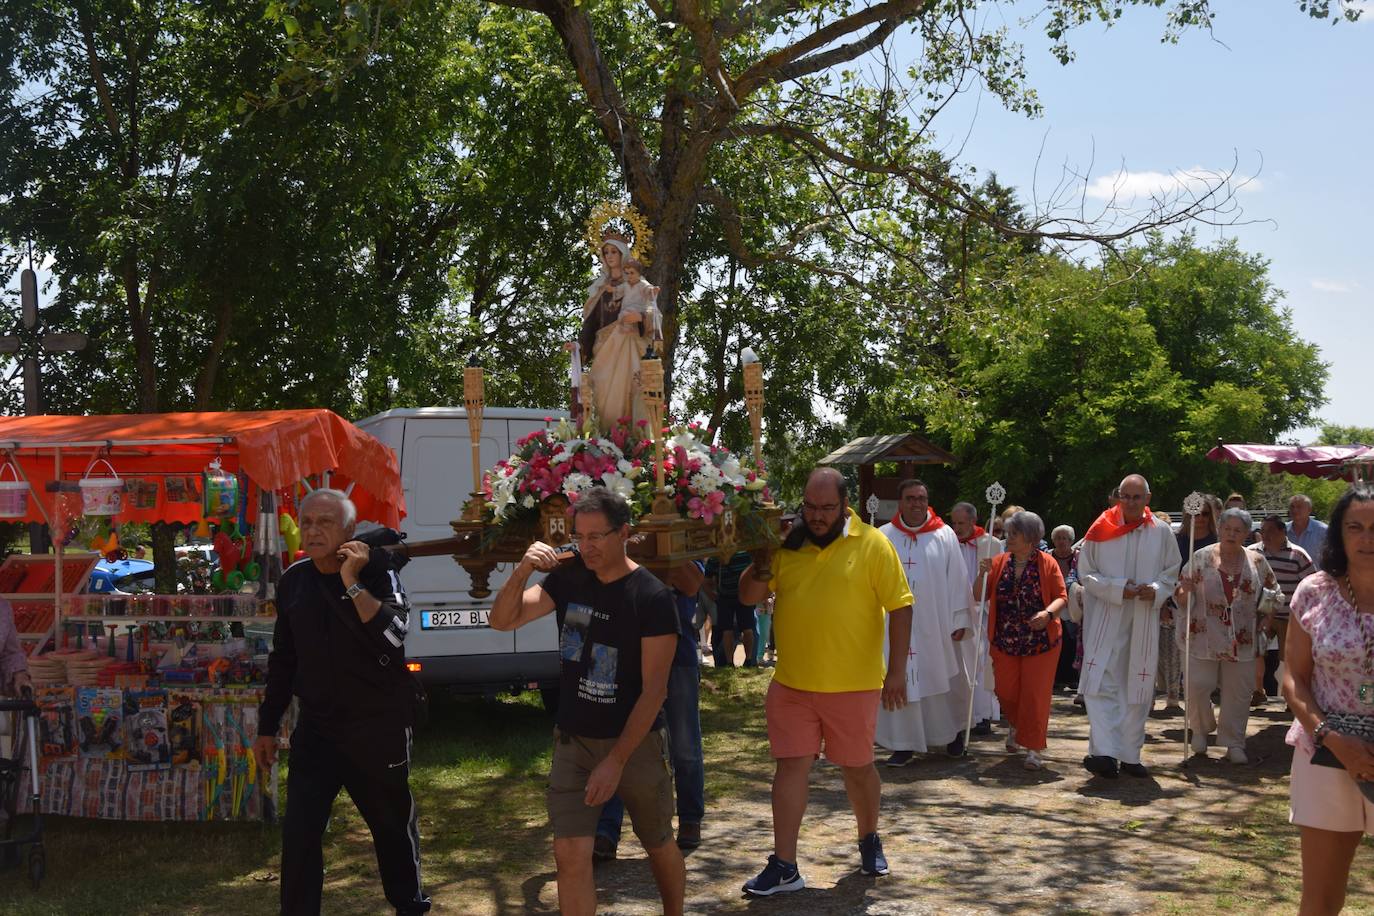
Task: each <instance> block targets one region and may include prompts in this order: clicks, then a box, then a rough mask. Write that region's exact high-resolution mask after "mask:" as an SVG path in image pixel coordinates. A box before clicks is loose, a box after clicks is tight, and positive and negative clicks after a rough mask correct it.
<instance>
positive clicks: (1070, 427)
mask: <svg viewBox="0 0 1374 916" xmlns="http://www.w3.org/2000/svg"><path fill="white" fill-rule="evenodd" d="M1006 265H1007V266H1006V269H1005V271H1004V272H1003V273H1002V275H1001V276H1000V277H990V278H987V280H988V282H987V283H986V287H987V288H988V289H989V290H990V291H991V301H988V302H986V303H985V304H984V306H983V307H982V308H980V309H975V310H973V311H971V312H969V313H968V316H967V317H966V318H965V320H963V321H962V322H961V324H960V325H959V326H957V327H951V328H949V329H947V332H946V334H945V345H946V346H947V347H948V348H949V353H950V359H949V360H948V361H947V362H943V363H941V362H930V363H928V364H926V365H922V364H921V363H920V362H919V361H918V362H917V363H916V364H915V365H914V366H912V367H911V369H910V371H909V372H908V373H907V375H906V378H905V379H904V381H903V382H902V384H901V386H899V387H898V388H896V389H894V390H891V391H890V392H889V393H888V396H887V397H886V398H885V399H884V400H883V401H882V402H881V403H880V404H878V405H876V406H877V409H876V410H874V411H873V413H872V415H871V419H870V421H869V422H870V423H874V424H878V423H884V424H889V425H890V424H894V423H898V422H902V421H906V422H907V423H909V424H911V425H912V426H914V427H915V428H916V429H927V430H930V431H933V432H934V433H935V435H936V438H937V439H938V440H941V441H942V442H943V443H944V444H947V445H948V446H950V447H951V448H952V450H953V451H954V452H955V453H956V454H958V455H959V456H960V457H961V462H960V466H959V468H958V490H959V494H960V495H962V496H963V497H965V498H974V497H977V496H978V495H980V494H981V492H982V489H983V487H984V486H986V485H987V483H989V482H991V481H992V480H994V479H998V480H1001V481H1002V483H1003V484H1004V485H1006V487H1007V490H1008V493H1009V494H1010V498H1011V499H1012V500H1013V501H1015V502H1017V503H1020V504H1023V505H1031V506H1036V507H1037V508H1039V509H1043V510H1044V511H1045V512H1046V513H1047V517H1048V518H1051V519H1054V520H1056V521H1068V522H1070V523H1072V524H1075V525H1078V526H1081V525H1083V524H1086V523H1087V522H1088V521H1090V520H1091V518H1092V516H1093V515H1094V514H1095V513H1096V512H1097V511H1100V509H1101V508H1102V504H1103V501H1104V499H1105V496H1106V493H1107V492H1108V490H1110V489H1111V487H1112V486H1113V485H1114V484H1115V483H1116V482H1117V481H1119V480H1120V478H1121V477H1122V476H1124V475H1125V474H1126V473H1129V472H1139V473H1142V474H1144V475H1145V476H1146V477H1147V478H1148V479H1149V480H1150V481H1151V484H1152V487H1153V490H1154V493H1155V503H1156V504H1157V505H1159V506H1161V507H1167V506H1171V505H1177V504H1178V502H1179V501H1181V499H1182V497H1183V496H1184V495H1186V494H1187V493H1188V492H1190V491H1191V490H1193V489H1195V488H1200V489H1203V490H1206V491H1212V492H1223V493H1224V492H1229V491H1230V490H1232V489H1235V488H1236V487H1237V486H1238V485H1240V484H1241V483H1242V482H1243V480H1244V474H1243V472H1242V471H1239V470H1237V469H1235V468H1233V467H1231V466H1229V465H1222V464H1217V463H1215V462H1209V461H1206V460H1205V457H1204V456H1205V455H1206V452H1207V451H1208V450H1209V449H1210V448H1211V447H1212V445H1213V444H1215V442H1216V441H1217V439H1218V438H1222V439H1225V440H1227V441H1233V442H1234V441H1258V442H1267V441H1273V439H1274V437H1275V436H1277V435H1278V434H1279V433H1280V432H1281V431H1283V430H1286V429H1289V428H1292V427H1294V426H1302V425H1305V424H1307V423H1310V422H1312V420H1313V419H1314V411H1315V410H1316V408H1318V407H1320V405H1321V404H1322V403H1323V394H1322V392H1323V386H1324V383H1325V365H1324V364H1323V363H1322V362H1321V360H1320V358H1319V355H1318V353H1317V351H1316V348H1315V347H1314V346H1313V345H1311V344H1309V343H1306V342H1305V341H1303V340H1301V339H1300V338H1298V337H1297V336H1296V334H1294V332H1293V328H1292V325H1291V321H1290V319H1289V315H1288V313H1287V311H1286V310H1285V309H1283V308H1282V307H1281V306H1280V293H1279V292H1278V291H1277V290H1275V289H1273V287H1272V286H1271V285H1270V283H1269V280H1268V276H1267V268H1266V265H1265V263H1264V262H1263V261H1262V260H1261V259H1257V258H1254V257H1252V256H1249V255H1246V254H1244V253H1243V252H1240V251H1239V250H1238V249H1237V248H1236V247H1235V246H1234V244H1231V243H1222V244H1219V245H1216V246H1213V247H1211V248H1200V247H1198V246H1197V245H1196V243H1195V241H1194V240H1193V239H1192V238H1191V237H1190V236H1184V237H1182V238H1179V239H1175V240H1172V241H1169V240H1165V239H1163V238H1160V237H1153V238H1150V239H1149V240H1147V241H1146V242H1145V243H1143V244H1141V245H1138V246H1135V247H1132V248H1129V249H1126V250H1124V251H1123V252H1122V253H1121V257H1120V258H1119V259H1115V260H1113V261H1111V262H1108V264H1107V265H1105V266H1104V267H1101V268H1098V269H1089V268H1085V267H1082V266H1078V265H1075V264H1071V263H1068V262H1066V261H1064V260H1062V259H1060V258H1058V257H1054V256H1050V255H1032V256H1029V257H1025V258H1023V259H1021V260H1018V261H1008V262H1006ZM973 279H974V280H976V281H977V285H978V286H980V287H982V286H984V285H985V284H984V278H982V277H975V278H973ZM903 349H905V350H906V351H907V352H913V353H919V352H920V349H919V344H918V343H913V344H911V345H909V346H907V347H905V348H903ZM875 431H876V430H875ZM954 496H955V494H953V493H951V494H949V497H950V501H951V502H952V501H953V498H954Z"/></svg>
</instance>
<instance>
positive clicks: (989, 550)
mask: <svg viewBox="0 0 1374 916" xmlns="http://www.w3.org/2000/svg"><path fill="white" fill-rule="evenodd" d="M949 526H950V527H951V528H953V529H954V535H955V537H957V538H958V539H959V553H960V555H962V556H963V558H964V566H966V567H967V568H968V581H969V585H970V586H972V585H973V583H974V580H975V579H977V578H978V561H979V560H980V559H982V558H984V557H995V556H997V555H998V554H999V553H1001V552H1002V551H1004V550H1006V545H1005V544H1003V543H1002V542H1001V541H999V540H998V539H997V538H995V537H993V536H992V535H990V534H988V533H987V531H985V530H984V529H983V526H982V525H980V524H978V509H977V508H975V507H974V505H973V503H955V504H954V508H953V509H951V510H949ZM981 601H982V596H981V595H980V594H978V592H977V591H975V592H974V593H973V605H972V608H973V610H972V614H971V616H972V617H976V616H978V608H979V606H980V603H981ZM975 624H976V621H975ZM974 633H975V635H977V637H978V639H977V641H974V640H972V639H965V640H961V641H960V642H959V646H960V648H961V649H963V650H964V653H965V659H964V665H965V666H966V667H968V666H972V665H973V658H972V656H973V653H975V652H977V653H979V654H980V655H981V656H982V657H981V658H980V659H978V686H977V687H975V688H974V690H973V721H974V722H976V723H978V724H977V725H975V726H974V727H973V733H974V734H975V735H986V734H990V733H991V732H992V723H993V722H994V721H996V720H997V719H1000V718H1001V717H1002V709H1001V707H1000V706H998V705H997V694H996V693H994V692H993V677H992V654H991V652H990V651H989V648H988V633H987V626H986V619H985V620H984V625H983V626H977V625H975V626H974Z"/></svg>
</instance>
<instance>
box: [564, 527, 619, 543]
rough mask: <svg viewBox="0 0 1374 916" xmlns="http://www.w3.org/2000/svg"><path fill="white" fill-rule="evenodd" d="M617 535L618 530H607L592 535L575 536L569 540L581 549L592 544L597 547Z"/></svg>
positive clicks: (594, 532)
mask: <svg viewBox="0 0 1374 916" xmlns="http://www.w3.org/2000/svg"><path fill="white" fill-rule="evenodd" d="M615 533H616V529H614V528H607V529H606V530H605V531H593V532H591V533H590V534H574V535H573V536H572V537H571V538H569V540H571V541H572V542H573V543H574V544H576V545H578V546H579V547H581V546H582V545H583V544H590V545H591V546H593V547H595V546H597V545H598V544H600V543H601V542H602V541H604V540H606V538H608V537H610V536H611V535H613V534H615Z"/></svg>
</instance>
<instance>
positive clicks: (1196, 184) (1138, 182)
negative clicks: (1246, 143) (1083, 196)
mask: <svg viewBox="0 0 1374 916" xmlns="http://www.w3.org/2000/svg"><path fill="white" fill-rule="evenodd" d="M1224 177H1225V173H1224V172H1218V171H1217V170H1215V169H1205V168H1203V167H1202V166H1200V165H1199V166H1194V167H1193V168H1191V169H1176V170H1175V171H1172V172H1155V171H1145V172H1131V171H1128V170H1126V169H1122V170H1121V171H1119V172H1116V173H1114V174H1110V175H1099V176H1097V177H1096V178H1094V179H1093V180H1092V181H1090V182H1088V187H1087V195H1088V196H1089V197H1091V198H1093V199H1094V200H1116V201H1117V202H1118V203H1123V204H1129V203H1130V202H1131V201H1132V200H1136V199H1139V198H1151V197H1173V196H1175V195H1178V194H1203V193H1206V192H1207V190H1208V189H1209V188H1211V187H1214V186H1215V185H1216V184H1217V183H1218V182H1220V181H1221V180H1222V179H1223V178H1224ZM1232 182H1233V184H1234V189H1235V190H1236V191H1260V190H1263V187H1264V186H1263V184H1261V183H1260V180H1259V179H1258V178H1242V177H1239V176H1236V177H1233V178H1232Z"/></svg>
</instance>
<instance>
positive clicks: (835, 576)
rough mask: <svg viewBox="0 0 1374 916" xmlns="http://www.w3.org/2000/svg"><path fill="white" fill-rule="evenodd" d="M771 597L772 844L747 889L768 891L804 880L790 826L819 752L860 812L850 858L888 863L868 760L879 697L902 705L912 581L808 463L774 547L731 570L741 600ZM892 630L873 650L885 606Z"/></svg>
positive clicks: (835, 484) (827, 473) (833, 477)
mask: <svg viewBox="0 0 1374 916" xmlns="http://www.w3.org/2000/svg"><path fill="white" fill-rule="evenodd" d="M769 592H773V593H775V594H776V595H777V599H776V602H775V604H774V608H773V615H774V616H773V632H774V639H775V640H776V641H777V647H778V666H777V668H776V669H775V670H774V672H773V683H772V684H771V685H770V686H769V688H768V700H767V704H766V711H767V716H768V745H769V750H770V753H771V754H772V756H773V758H774V760H776V761H777V769H776V770H775V771H774V773H773V854H772V855H771V856H769V857H768V864H767V866H765V867H764V869H763V871H762V872H760V873H759V874H758V875H757V876H756V877H753V878H750V879H749V880H748V881H747V882H745V885H744V890H745V892H746V893H748V894H752V895H755V896H760V897H767V896H771V895H773V894H779V893H785V892H787V891H797V890H801V889H802V888H803V887H805V886H806V880H805V879H804V878H803V877H802V875H801V871H800V869H799V868H798V867H797V834H798V833H799V832H800V831H801V821H802V816H803V815H804V814H805V813H806V801H807V795H808V794H809V792H810V777H811V764H812V762H813V761H814V760H815V759H816V757H817V756H819V755H820V754H821V753H822V752H824V753H825V756H826V757H827V758H828V759H829V760H830V762H832V763H834V764H836V765H837V766H839V767H840V768H841V770H843V772H844V787H845V791H846V792H847V793H848V794H849V802H850V805H851V806H853V808H854V814H855V817H856V818H857V819H858V822H859V859H860V868H861V870H862V871H863V873H864V874H866V875H885V874H887V873H888V865H887V859H886V857H884V855H883V844H882V841H881V840H880V839H879V838H878V803H879V799H880V796H881V794H882V783H881V782H880V780H879V779H878V771H877V770H876V769H875V768H874V767H873V732H874V729H875V728H876V726H877V721H878V704H879V702H881V703H882V705H883V706H884V707H885V708H887V709H900V708H901V707H902V706H904V705H905V704H906V658H907V656H906V646H907V644H908V642H909V641H910V637H911V605H912V598H911V590H910V589H909V588H908V586H907V580H906V575H905V574H904V573H903V572H902V564H901V561H900V560H899V559H898V558H897V551H896V550H895V549H894V548H893V546H892V542H891V541H889V540H888V539H887V538H886V537H884V536H883V535H882V534H881V533H880V532H879V531H878V530H877V529H876V528H873V527H870V526H869V525H865V524H864V523H863V522H862V521H861V520H860V519H859V517H858V515H857V514H855V513H854V512H852V511H850V508H849V500H848V497H847V495H846V493H845V487H844V478H843V477H841V476H840V473H839V471H836V470H834V469H833V468H817V469H816V470H815V471H812V473H811V477H810V479H808V480H807V482H806V491H805V495H804V496H803V502H802V517H801V520H800V521H799V522H798V523H797V524H796V525H794V526H793V528H792V530H791V532H789V533H788V535H787V537H786V539H784V541H783V543H782V548H781V549H780V550H779V551H777V553H776V554H769V553H766V552H765V553H761V554H759V555H758V556H756V557H755V560H754V563H753V565H752V566H750V567H749V568H748V569H747V570H745V571H744V574H743V575H742V576H741V577H740V584H739V597H740V601H742V602H745V603H748V604H762V603H763V601H764V599H766V598H767V597H768V593H769ZM885 614H887V615H890V617H891V619H890V621H887V622H889V623H890V624H891V628H892V640H891V645H892V646H893V647H894V648H893V649H891V650H890V652H889V653H888V654H889V657H888V658H887V659H884V658H883V630H884V623H885V620H884V615H885Z"/></svg>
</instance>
